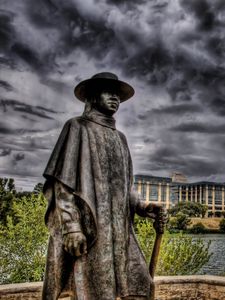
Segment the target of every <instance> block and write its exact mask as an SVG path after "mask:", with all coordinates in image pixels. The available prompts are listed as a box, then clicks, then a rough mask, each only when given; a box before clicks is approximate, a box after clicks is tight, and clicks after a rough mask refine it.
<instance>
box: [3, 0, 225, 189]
mask: <svg viewBox="0 0 225 300" xmlns="http://www.w3.org/2000/svg"><path fill="white" fill-rule="evenodd" d="M224 25H225V2H224V1H223V0H214V1H209V0H208V1H206V0H198V1H196V0H189V1H185V0H174V1H168V0H151V1H149V0H141V1H140V0H139V1H135V0H134V1H126V0H121V1H119V0H86V1H83V0H67V1H60V0H39V1H30V0H22V1H13V0H2V1H1V4H0V67H1V71H0V91H1V94H0V96H1V97H0V117H1V118H0V137H1V145H0V176H11V177H15V178H16V179H17V182H18V183H19V185H20V186H22V187H24V188H32V186H33V185H34V184H35V183H36V182H38V181H41V180H42V179H41V175H42V172H43V170H44V167H45V165H46V163H47V160H48V158H49V155H50V153H51V151H52V148H53V146H54V144H55V142H56V140H57V137H58V135H59V132H60V130H61V128H62V125H63V123H64V122H65V121H66V120H67V119H69V118H70V117H72V116H75V115H79V114H81V112H82V109H83V105H82V103H80V102H79V101H78V100H76V99H75V98H74V96H73V89H74V86H75V85H76V84H77V83H78V82H80V81H81V80H83V79H86V78H89V77H91V76H92V75H93V74H95V73H97V72H101V71H111V72H114V73H116V74H117V75H118V76H119V77H120V78H121V79H123V80H124V81H127V82H129V83H130V84H131V85H132V86H133V87H134V89H135V91H136V93H135V96H134V97H133V99H131V100H130V101H127V102H125V103H123V104H121V107H120V111H119V112H118V113H117V116H116V119H117V128H118V129H120V130H121V131H123V132H124V133H125V134H126V136H127V139H128V143H129V145H130V149H131V153H132V157H133V161H134V171H135V173H144V174H154V175H161V176H169V175H170V173H171V172H173V171H180V172H182V173H184V174H185V175H187V176H188V177H189V179H190V180H214V181H222V182H224V181H225V167H224V166H225V154H224V148H225V120H224V116H225V84H224V82H225V31H224Z"/></svg>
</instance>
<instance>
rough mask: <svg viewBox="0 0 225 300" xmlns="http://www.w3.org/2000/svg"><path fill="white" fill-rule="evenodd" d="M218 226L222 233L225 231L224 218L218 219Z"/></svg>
mask: <svg viewBox="0 0 225 300" xmlns="http://www.w3.org/2000/svg"><path fill="white" fill-rule="evenodd" d="M219 226H220V231H221V232H223V233H225V219H222V220H221V221H220V224H219Z"/></svg>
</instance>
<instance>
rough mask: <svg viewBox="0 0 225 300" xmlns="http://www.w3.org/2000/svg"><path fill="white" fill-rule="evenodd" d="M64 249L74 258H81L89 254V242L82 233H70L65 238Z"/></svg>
mask: <svg viewBox="0 0 225 300" xmlns="http://www.w3.org/2000/svg"><path fill="white" fill-rule="evenodd" d="M63 246H64V249H65V250H66V251H67V252H69V253H70V254H71V255H72V256H76V257H78V256H81V255H83V254H86V253H87V240H86V237H85V236H84V234H83V233H82V232H70V233H67V234H65V235H64V236H63Z"/></svg>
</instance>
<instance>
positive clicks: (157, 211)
mask: <svg viewBox="0 0 225 300" xmlns="http://www.w3.org/2000/svg"><path fill="white" fill-rule="evenodd" d="M145 212H146V217H148V218H151V219H154V223H153V226H154V228H155V230H156V231H157V232H161V233H162V232H163V231H164V228H165V225H166V223H167V221H168V217H167V213H166V211H165V209H164V208H163V207H162V206H161V205H159V204H156V203H149V204H148V205H147V206H146V208H145Z"/></svg>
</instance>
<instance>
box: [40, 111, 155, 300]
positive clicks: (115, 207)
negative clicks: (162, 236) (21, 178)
mask: <svg viewBox="0 0 225 300" xmlns="http://www.w3.org/2000/svg"><path fill="white" fill-rule="evenodd" d="M44 176H45V178H46V179H47V180H46V183H45V187H44V194H45V196H46V198H47V199H48V209H47V212H46V224H47V226H48V227H49V230H50V239H49V248H48V255H47V265H46V275H45V281H44V288H43V299H48V300H50V299H57V298H58V297H59V295H60V293H62V291H65V290H66V291H69V292H70V293H71V294H74V295H75V298H76V300H115V299H116V297H126V296H132V295H135V296H148V295H149V289H150V282H151V278H150V276H149V274H148V269H147V266H146V262H145V259H144V256H143V254H142V252H141V250H140V248H139V246H138V243H137V240H136V237H135V234H134V230H133V225H132V220H133V215H134V213H135V212H136V211H139V214H142V211H143V214H144V205H143V204H142V203H141V202H140V201H139V199H138V197H136V196H135V195H134V193H133V191H132V178H133V174H132V161H131V158H130V153H129V149H128V145H127V142H126V138H125V136H124V135H123V134H122V133H121V132H119V131H118V130H116V128H115V121H114V119H113V118H112V117H107V116H105V115H103V114H101V113H99V112H97V111H92V112H90V113H89V114H86V115H83V116H81V117H77V118H73V119H71V120H69V121H67V123H66V124H65V126H64V128H63V130H62V132H61V134H60V137H59V139H58V142H57V143H56V146H55V148H54V150H53V152H52V155H51V157H50V160H49V162H48V165H47V167H46V169H45V172H44ZM55 180H58V181H60V182H61V183H63V184H64V185H65V186H67V187H68V188H69V189H70V190H71V193H73V194H74V201H75V202H76V205H78V207H79V209H80V213H81V225H82V230H83V233H84V234H85V236H86V238H87V244H88V253H87V254H86V255H83V256H81V257H79V258H73V257H72V256H70V254H68V253H67V252H65V251H64V249H63V246H62V230H61V228H60V222H59V216H58V215H57V211H56V205H55V195H54V182H55ZM75 202H74V203H75Z"/></svg>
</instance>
